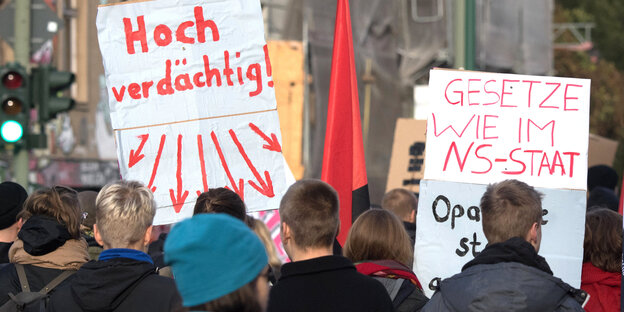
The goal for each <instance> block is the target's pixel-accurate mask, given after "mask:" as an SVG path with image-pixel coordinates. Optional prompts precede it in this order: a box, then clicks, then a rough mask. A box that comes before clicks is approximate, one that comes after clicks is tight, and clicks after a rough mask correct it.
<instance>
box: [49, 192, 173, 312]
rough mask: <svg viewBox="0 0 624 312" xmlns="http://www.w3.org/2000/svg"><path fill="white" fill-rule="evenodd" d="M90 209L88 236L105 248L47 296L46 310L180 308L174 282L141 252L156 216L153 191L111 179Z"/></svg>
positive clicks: (147, 309) (148, 238)
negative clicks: (92, 218) (91, 220)
mask: <svg viewBox="0 0 624 312" xmlns="http://www.w3.org/2000/svg"><path fill="white" fill-rule="evenodd" d="M95 210H96V211H95V224H94V226H93V234H94V236H95V239H96V240H97V242H98V243H99V244H100V245H102V246H104V250H103V251H102V252H101V253H100V256H99V259H98V260H97V261H91V262H89V263H87V264H85V265H83V266H82V268H80V270H78V272H76V274H75V275H74V279H73V280H72V281H71V282H70V283H69V284H68V285H66V286H65V287H62V288H60V289H58V291H57V292H56V293H55V294H54V295H52V298H51V300H50V307H49V311H59V312H61V311H62V312H68V311H69V312H71V311H163V312H165V311H167V312H168V311H171V310H173V309H176V308H178V307H180V305H181V298H180V295H179V294H178V292H177V290H176V287H175V284H174V281H173V280H172V279H170V278H168V277H163V276H159V275H158V273H157V272H156V267H155V266H154V264H153V262H152V259H151V258H150V257H149V256H148V255H147V254H146V253H145V251H146V248H147V245H148V243H149V241H150V236H151V232H152V222H153V221H154V215H155V214H156V203H155V202H154V197H153V195H152V191H150V190H149V189H148V188H147V187H145V186H143V185H142V184H141V183H139V182H135V181H120V182H115V183H111V184H108V185H106V186H104V188H102V190H101V191H100V193H99V194H98V196H97V199H96V207H95ZM85 249H86V248H85Z"/></svg>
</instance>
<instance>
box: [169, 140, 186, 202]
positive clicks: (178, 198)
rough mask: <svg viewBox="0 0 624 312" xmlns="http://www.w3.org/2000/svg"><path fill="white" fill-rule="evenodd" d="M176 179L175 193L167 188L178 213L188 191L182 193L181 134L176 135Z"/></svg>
mask: <svg viewBox="0 0 624 312" xmlns="http://www.w3.org/2000/svg"><path fill="white" fill-rule="evenodd" d="M176 180H177V182H178V185H177V194H174V193H173V190H172V189H169V196H170V197H171V203H172V204H173V209H174V210H175V212H176V213H179V212H180V210H182V206H184V201H185V200H186V197H187V196H188V194H189V192H188V191H184V193H182V135H181V134H179V135H178V170H177V171H176Z"/></svg>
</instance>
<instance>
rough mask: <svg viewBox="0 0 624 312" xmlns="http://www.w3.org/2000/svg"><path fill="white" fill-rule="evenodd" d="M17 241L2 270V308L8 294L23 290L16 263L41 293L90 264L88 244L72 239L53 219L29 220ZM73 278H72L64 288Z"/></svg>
mask: <svg viewBox="0 0 624 312" xmlns="http://www.w3.org/2000/svg"><path fill="white" fill-rule="evenodd" d="M63 230H64V231H63ZM18 238H19V239H18V240H17V241H15V243H13V245H12V246H11V248H10V250H9V260H10V262H11V263H10V264H8V265H6V266H4V267H2V269H1V270H0V306H2V305H3V304H4V303H5V302H7V301H8V300H9V296H8V293H9V292H10V293H13V294H17V293H19V292H21V291H22V290H21V288H22V287H21V286H20V282H19V278H18V276H17V271H16V270H15V265H14V263H19V264H23V265H24V270H25V271H26V277H27V279H28V283H29V286H30V289H31V291H39V290H40V289H41V288H43V286H45V285H47V284H48V283H49V282H50V281H52V280H53V279H54V278H55V277H57V276H58V275H59V274H61V273H62V272H63V271H65V270H72V271H75V270H78V268H80V266H81V265H82V264H84V263H86V262H87V261H89V254H88V253H87V243H86V242H85V241H84V240H82V239H81V240H76V239H71V236H69V233H67V229H64V227H63V226H62V225H60V224H59V223H58V222H57V221H56V220H55V219H52V218H48V217H43V216H33V217H30V218H29V219H28V220H27V221H26V223H24V226H23V227H22V229H21V230H20V232H19V234H18ZM72 278H73V276H70V277H69V278H67V279H66V280H65V281H63V282H62V283H61V285H63V284H65V283H67V282H68V281H70V280H71V279H72ZM58 287H60V286H58ZM55 290H56V288H55V289H54V290H53V291H52V292H54V291H55Z"/></svg>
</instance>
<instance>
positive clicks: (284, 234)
mask: <svg viewBox="0 0 624 312" xmlns="http://www.w3.org/2000/svg"><path fill="white" fill-rule="evenodd" d="M280 235H281V238H282V243H283V244H285V243H287V242H288V241H289V240H290V239H291V238H292V233H291V231H290V227H289V226H288V224H286V222H282V223H281V224H280Z"/></svg>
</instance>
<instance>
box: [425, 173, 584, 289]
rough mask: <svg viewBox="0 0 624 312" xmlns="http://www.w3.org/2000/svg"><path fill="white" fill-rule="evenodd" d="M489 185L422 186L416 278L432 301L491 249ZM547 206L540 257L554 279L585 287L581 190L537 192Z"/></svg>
mask: <svg viewBox="0 0 624 312" xmlns="http://www.w3.org/2000/svg"><path fill="white" fill-rule="evenodd" d="M486 187H487V185H484V184H468V183H457V182H446V181H433V180H423V181H422V183H421V190H420V198H419V200H418V216H417V218H416V220H417V221H416V222H417V225H416V246H415V248H414V249H415V251H416V252H415V254H414V272H415V273H416V276H418V278H419V280H420V282H421V284H422V285H423V288H424V289H423V290H424V292H425V294H426V295H427V296H428V297H431V296H432V295H433V292H434V289H435V287H434V286H435V285H437V283H439V280H440V279H445V278H447V277H451V276H453V275H454V274H456V273H459V272H461V268H462V267H463V266H464V264H466V263H467V262H468V261H470V260H472V259H473V258H474V257H475V255H477V254H478V253H479V252H481V251H482V250H483V249H484V248H485V245H486V244H487V239H486V238H485V235H484V234H483V229H482V225H481V220H482V219H481V214H480V213H481V209H480V207H479V202H480V200H481V195H483V193H484V192H485V189H486ZM537 191H539V192H541V193H543V194H544V199H543V200H542V209H543V213H544V216H543V220H544V221H545V222H546V224H543V225H542V241H541V246H540V250H539V254H540V255H541V256H543V257H545V258H546V261H547V262H548V264H549V265H550V268H551V270H552V271H553V274H554V276H556V277H559V278H561V279H562V280H564V281H565V282H566V283H568V284H570V285H572V286H573V287H580V285H581V264H582V263H583V238H584V235H585V199H586V197H585V196H586V195H585V192H584V191H581V190H560V189H547V188H537Z"/></svg>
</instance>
